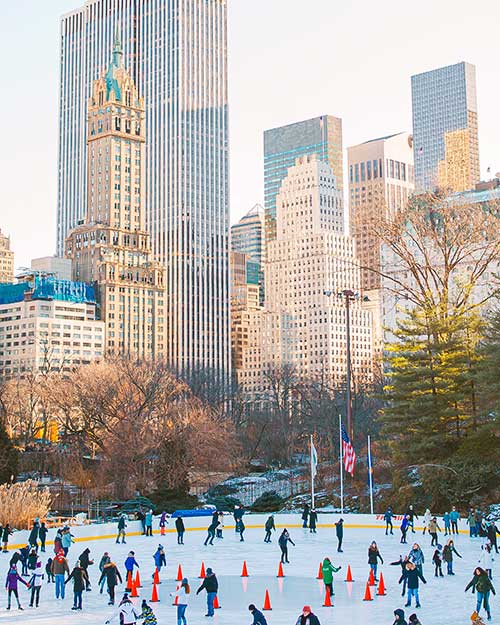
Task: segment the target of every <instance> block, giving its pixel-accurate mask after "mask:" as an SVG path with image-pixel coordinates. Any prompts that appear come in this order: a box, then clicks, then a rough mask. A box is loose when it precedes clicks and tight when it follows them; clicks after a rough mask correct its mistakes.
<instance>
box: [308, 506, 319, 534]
mask: <svg viewBox="0 0 500 625" xmlns="http://www.w3.org/2000/svg"><path fill="white" fill-rule="evenodd" d="M317 521H318V513H317V512H316V510H315V509H314V508H313V509H312V510H311V511H310V512H309V532H310V533H311V534H316V523H317Z"/></svg>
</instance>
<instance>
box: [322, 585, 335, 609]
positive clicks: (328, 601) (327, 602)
mask: <svg viewBox="0 0 500 625" xmlns="http://www.w3.org/2000/svg"><path fill="white" fill-rule="evenodd" d="M323 607H324V608H333V603H332V598H331V597H330V591H329V590H328V588H327V589H326V592H325V603H324V604H323Z"/></svg>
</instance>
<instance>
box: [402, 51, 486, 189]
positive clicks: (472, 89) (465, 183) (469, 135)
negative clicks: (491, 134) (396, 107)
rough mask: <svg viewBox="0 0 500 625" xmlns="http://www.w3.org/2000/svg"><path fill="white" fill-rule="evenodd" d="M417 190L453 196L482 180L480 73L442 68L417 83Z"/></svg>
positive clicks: (459, 66) (414, 101) (414, 103)
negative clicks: (438, 190) (441, 189)
mask: <svg viewBox="0 0 500 625" xmlns="http://www.w3.org/2000/svg"><path fill="white" fill-rule="evenodd" d="M411 93H412V112H413V149H414V160H415V186H416V190H417V191H426V190H429V189H431V188H433V187H436V186H444V187H448V188H451V190H453V191H462V190H465V189H472V188H473V187H474V185H475V184H476V183H477V182H478V181H479V143H478V129H477V97H476V68H475V67H474V65H471V64H470V63H464V62H462V63H457V64H456V65H450V66H448V67H440V68H439V69H435V70H432V71H429V72H424V73H422V74H417V75H415V76H412V78H411Z"/></svg>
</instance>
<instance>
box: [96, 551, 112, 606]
mask: <svg viewBox="0 0 500 625" xmlns="http://www.w3.org/2000/svg"><path fill="white" fill-rule="evenodd" d="M110 562H111V558H110V557H109V553H108V552H107V551H105V552H104V553H103V554H102V557H101V561H100V562H99V571H100V572H101V579H100V581H99V593H100V594H101V595H102V593H103V591H104V584H105V583H106V578H105V577H103V576H102V572H103V571H104V567H105V566H106V564H109V563H110Z"/></svg>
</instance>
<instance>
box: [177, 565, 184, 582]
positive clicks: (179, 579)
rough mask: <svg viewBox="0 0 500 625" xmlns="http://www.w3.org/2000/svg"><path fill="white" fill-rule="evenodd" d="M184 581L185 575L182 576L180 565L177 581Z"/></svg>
mask: <svg viewBox="0 0 500 625" xmlns="http://www.w3.org/2000/svg"><path fill="white" fill-rule="evenodd" d="M183 579H184V575H183V574H182V566H181V565H180V564H179V566H178V567H177V579H176V580H175V581H177V582H182V580H183Z"/></svg>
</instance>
